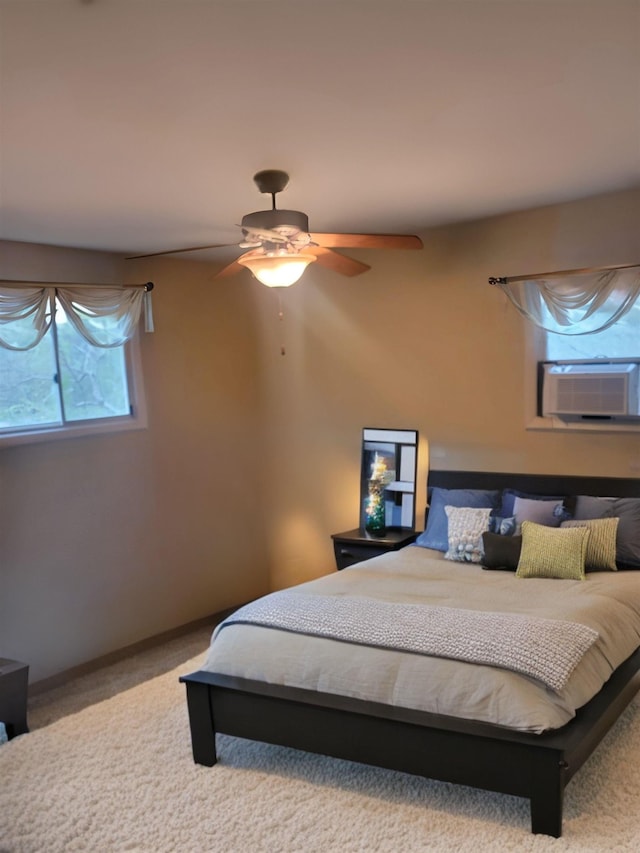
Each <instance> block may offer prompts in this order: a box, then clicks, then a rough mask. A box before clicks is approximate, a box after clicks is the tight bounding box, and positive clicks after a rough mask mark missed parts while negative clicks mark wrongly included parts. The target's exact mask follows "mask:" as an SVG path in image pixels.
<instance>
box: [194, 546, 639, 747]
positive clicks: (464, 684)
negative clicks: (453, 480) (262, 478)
mask: <svg viewBox="0 0 640 853" xmlns="http://www.w3.org/2000/svg"><path fill="white" fill-rule="evenodd" d="M296 589H297V590H300V591H301V592H304V593H306V594H318V595H337V596H344V595H357V596H367V597H371V598H376V599H380V600H382V601H394V602H407V603H413V604H416V603H425V604H431V605H438V606H446V607H456V608H466V609H473V610H481V611H493V612H504V613H522V614H532V615H535V616H541V617H544V618H547V619H562V620H567V621H572V622H578V623H581V624H583V625H587V626H589V627H590V628H593V629H594V630H595V631H597V632H598V639H597V640H596V642H595V644H594V645H593V646H592V647H591V648H590V649H589V650H588V651H587V652H586V654H585V655H584V657H583V659H582V661H581V662H580V663H579V665H578V666H577V667H576V669H575V670H574V672H573V673H572V675H571V677H570V679H569V681H568V683H567V684H566V686H565V687H564V688H563V689H562V690H561V691H559V692H555V691H553V690H551V689H550V688H548V687H545V686H544V685H543V684H542V683H541V682H539V681H537V680H536V679H534V678H531V677H528V676H525V675H520V674H518V673H514V672H511V671H508V670H506V669H498V668H495V667H491V666H486V665H480V664H472V663H465V662H462V661H456V660H449V659H447V658H436V657H430V656H427V655H419V654H413V653H407V652H400V651H393V650H389V649H381V648H372V647H370V646H360V645H355V644H353V643H345V642H340V641H337V640H333V639H327V638H324V637H314V636H309V635H305V634H292V633H290V632H287V631H281V630H277V629H273V628H266V627H262V626H258V625H243V624H240V625H236V624H234V625H228V626H227V627H225V628H224V629H223V630H220V629H218V630H217V631H216V632H215V633H214V637H213V641H212V644H211V647H210V649H209V652H208V654H207V658H206V662H205V664H204V666H203V667H202V668H203V669H204V670H207V671H210V672H219V673H223V674H227V675H238V676H243V677H245V678H254V679H259V680H262V681H267V682H270V683H275V684H285V685H289V686H295V687H305V688H308V689H312V690H320V691H323V692H328V693H338V694H341V695H345V696H353V697H357V698H361V699H370V700H372V701H375V702H383V703H385V704H390V705H398V706H401V707H405V708H415V709H418V710H424V711H433V712H435V713H440V714H447V715H451V716H457V717H464V718H466V719H474V720H481V721H484V722H490V723H497V724H499V725H504V726H508V727H510V728H515V729H519V730H522V731H531V732H541V731H545V730H547V729H554V728H559V727H560V726H562V725H564V724H565V723H566V722H568V721H569V720H570V719H571V718H572V717H573V716H574V714H575V712H576V710H577V709H578V708H580V707H581V706H582V705H584V704H585V702H587V701H588V700H589V699H590V698H591V697H592V696H594V695H595V694H596V693H597V692H598V690H599V689H600V688H601V687H602V685H603V684H604V683H605V682H606V681H607V679H608V678H609V676H610V675H611V673H612V672H613V670H614V669H615V668H616V667H617V666H619V664H620V663H622V661H624V660H625V659H626V658H627V657H628V656H629V655H630V654H631V653H632V652H633V651H634V650H635V649H636V648H637V647H638V646H639V645H640V572H593V573H590V574H588V575H587V579H586V580H584V581H571V580H549V579H537V578H527V579H522V578H516V577H515V575H514V574H513V573H511V572H488V571H483V570H482V569H481V568H480V567H478V566H476V565H467V564H461V563H453V562H450V561H447V560H444V559H443V558H442V554H440V553H438V552H434V551H429V550H427V549H424V548H420V547H417V546H410V547H408V548H403V549H402V550H401V551H397V552H392V553H389V554H385V555H384V556H381V557H376V558H375V559H373V560H368V561H366V562H364V563H359V564H357V565H355V566H352V567H351V568H349V569H345V570H343V571H342V572H338V573H336V574H332V575H327V576H326V577H323V578H319V579H318V580H315V581H311V582H309V583H306V584H301V585H300V586H299V587H294V591H295V590H296Z"/></svg>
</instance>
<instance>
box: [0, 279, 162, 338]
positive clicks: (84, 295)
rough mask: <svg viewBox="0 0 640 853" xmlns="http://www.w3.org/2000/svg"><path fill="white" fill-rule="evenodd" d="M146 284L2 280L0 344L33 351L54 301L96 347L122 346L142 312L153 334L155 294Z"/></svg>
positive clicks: (49, 319)
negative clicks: (153, 294) (121, 284)
mask: <svg viewBox="0 0 640 853" xmlns="http://www.w3.org/2000/svg"><path fill="white" fill-rule="evenodd" d="M152 289H153V283H152V282H147V283H146V284H144V285H123V286H118V285H97V284H96V285H83V284H61V283H55V284H54V283H52V282H47V283H36V282H18V281H0V346H2V347H5V348H6V349H11V350H20V351H23V350H29V349H33V347H35V346H37V345H38V344H39V343H40V341H41V340H42V338H43V337H44V336H45V335H46V333H47V332H48V330H49V328H50V327H51V322H52V320H53V317H54V316H55V312H56V300H57V302H58V305H59V306H60V307H61V308H62V310H63V312H64V315H65V317H66V319H67V320H68V321H69V322H70V323H72V324H73V326H74V328H75V329H77V331H78V332H79V333H80V334H81V335H82V337H83V338H85V340H87V341H88V342H89V343H90V344H92V345H93V346H96V347H103V348H110V347H119V346H122V344H124V343H125V342H126V341H128V340H130V339H131V338H132V337H133V335H134V333H135V330H136V327H137V325H138V322H139V320H140V316H141V314H142V313H143V312H144V316H145V330H146V331H147V332H152V331H153V313H152V307H151V290H152Z"/></svg>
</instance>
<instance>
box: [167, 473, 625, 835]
mask: <svg viewBox="0 0 640 853" xmlns="http://www.w3.org/2000/svg"><path fill="white" fill-rule="evenodd" d="M429 486H441V487H444V488H484V489H492V488H518V489H522V490H523V491H526V492H531V493H532V494H539V495H569V494H571V495H577V494H588V495H602V496H618V497H640V479H624V478H611V477H575V476H572V477H568V476H561V475H549V476H547V475H534V474H500V473H489V472H477V471H476V472H474V471H471V472H469V471H431V472H430V474H429ZM638 670H640V649H638V650H637V651H636V652H634V654H632V655H631V656H630V657H629V658H628V659H627V660H626V661H625V662H624V663H623V664H622V665H621V666H620V667H619V668H618V669H617V670H616V672H615V673H614V674H613V675H612V677H611V678H610V679H609V681H608V682H607V683H606V684H605V686H604V687H603V688H602V690H601V691H600V692H599V693H598V694H597V695H596V696H595V697H594V698H593V699H592V700H591V701H590V702H589V703H588V704H587V705H585V706H584V707H583V708H581V709H580V710H579V711H578V713H577V715H576V717H575V718H574V719H573V720H571V722H569V723H567V724H566V725H565V726H563V727H562V728H561V729H558V730H555V731H552V732H548V733H544V734H540V735H534V734H526V733H523V732H518V731H513V730H511V729H507V728H503V727H500V726H496V725H491V724H487V723H480V722H473V721H469V720H462V719H458V718H455V717H449V716H443V715H439V714H431V713H426V712H423V711H413V710H410V709H406V708H398V707H394V706H390V705H384V704H379V703H375V702H368V701H364V700H360V699H352V698H349V697H345V696H339V695H333V694H329V693H318V692H315V691H311V690H302V689H297V688H292V687H283V686H279V685H274V684H268V683H264V682H260V681H254V680H249V679H244V678H236V677H230V676H225V675H217V674H214V673H209V672H203V671H199V672H194V673H192V674H191V675H185V676H183V677H182V678H181V679H180V681H182V682H184V683H185V684H186V690H187V703H188V709H189V722H190V726H191V740H192V746H193V757H194V760H195V761H196V762H197V763H198V764H204V765H207V766H211V765H213V764H215V763H216V760H217V758H216V732H220V733H224V734H228V735H234V736H236V737H243V738H249V739H251V740H257V741H263V742H266V743H272V744H279V745H282V746H288V747H293V748H295V749H301V750H306V751H308V752H314V753H320V754H322V755H329V756H333V757H336V758H342V759H348V760H351V761H358V762H362V763H364V764H371V765H374V766H376V767H384V768H388V769H392V770H400V771H404V772H406V773H413V774H416V775H419V776H424V777H427V778H429V779H439V780H443V781H447V782H454V783H459V784H464V785H471V786H473V787H476V788H482V789H485V790H489V791H498V792H500V793H505V794H513V795H515V796H518V797H526V798H528V799H529V800H530V802H531V830H532V832H534V833H545V834H547V835H552V836H555V837H556V838H558V837H560V835H561V834H562V805H563V795H564V789H565V787H566V785H567V783H568V782H569V780H570V779H571V778H572V777H573V775H574V774H575V773H576V771H577V770H578V769H579V768H580V767H581V766H582V764H584V762H585V761H586V759H587V758H588V757H589V755H591V753H592V752H593V750H594V749H595V748H596V746H597V745H598V743H599V742H600V741H601V740H602V738H603V737H604V736H605V734H606V733H607V732H608V731H609V729H610V728H611V726H612V725H613V724H614V723H615V721H616V720H617V719H618V717H619V716H620V714H621V713H622V711H623V710H624V709H625V708H626V706H627V705H628V704H629V702H630V701H631V699H632V698H633V696H634V695H635V693H636V692H637V690H638V688H639V687H640V676H638V675H637V673H638Z"/></svg>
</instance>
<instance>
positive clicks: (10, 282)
mask: <svg viewBox="0 0 640 853" xmlns="http://www.w3.org/2000/svg"><path fill="white" fill-rule="evenodd" d="M0 284H4V285H7V286H8V287H11V286H13V287H21V286H22V285H23V284H30V285H33V286H34V287H123V288H124V287H144V289H145V290H146V291H147V293H148V292H149V291H150V290H153V282H152V281H147V282H145V283H144V284H80V283H78V284H76V283H75V282H73V281H29V280H28V279H22V278H0Z"/></svg>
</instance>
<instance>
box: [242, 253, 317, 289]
mask: <svg viewBox="0 0 640 853" xmlns="http://www.w3.org/2000/svg"><path fill="white" fill-rule="evenodd" d="M315 260H316V257H315V255H311V254H308V253H305V252H269V253H264V254H263V253H260V254H258V253H255V254H254V253H253V252H246V253H245V254H244V255H241V256H240V257H239V258H238V263H239V264H241V265H242V266H243V267H246V268H247V269H248V270H249V271H250V272H251V273H253V275H254V276H255V277H256V278H257V279H258V281H259V282H261V283H262V284H265V285H266V286H267V287H290V286H291V285H292V284H295V283H296V281H298V280H299V279H300V278H301V276H302V273H303V272H304V271H305V270H306V268H307V267H308V266H309V264H312V263H313V262H314V261H315Z"/></svg>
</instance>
